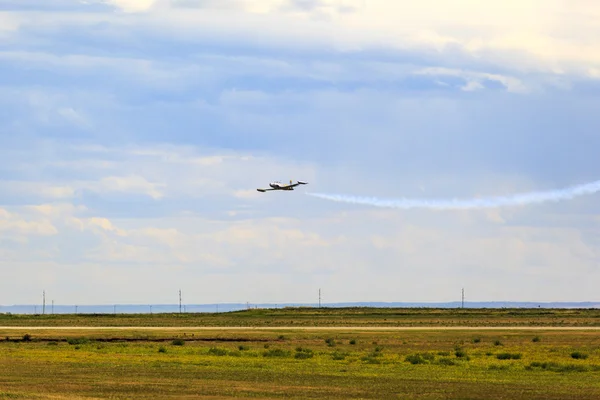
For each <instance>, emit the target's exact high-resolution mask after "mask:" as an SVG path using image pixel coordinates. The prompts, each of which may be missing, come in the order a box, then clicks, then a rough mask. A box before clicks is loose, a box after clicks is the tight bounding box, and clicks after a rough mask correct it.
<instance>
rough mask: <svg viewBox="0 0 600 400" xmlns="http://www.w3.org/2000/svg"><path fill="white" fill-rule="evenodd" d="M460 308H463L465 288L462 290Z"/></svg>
mask: <svg viewBox="0 0 600 400" xmlns="http://www.w3.org/2000/svg"><path fill="white" fill-rule="evenodd" d="M461 304H462V308H465V288H463V289H462V301H461Z"/></svg>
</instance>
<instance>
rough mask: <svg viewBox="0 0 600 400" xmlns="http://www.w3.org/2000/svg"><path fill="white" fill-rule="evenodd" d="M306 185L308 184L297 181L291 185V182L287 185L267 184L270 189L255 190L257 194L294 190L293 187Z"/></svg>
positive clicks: (279, 183)
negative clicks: (269, 191)
mask: <svg viewBox="0 0 600 400" xmlns="http://www.w3.org/2000/svg"><path fill="white" fill-rule="evenodd" d="M306 184H308V182H303V181H297V182H296V183H292V181H290V184H289V185H284V184H282V183H281V182H277V181H276V182H271V183H269V187H270V189H256V190H258V191H259V192H263V193H264V192H266V191H268V190H294V186H298V185H306Z"/></svg>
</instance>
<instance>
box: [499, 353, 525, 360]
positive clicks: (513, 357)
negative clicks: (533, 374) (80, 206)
mask: <svg viewBox="0 0 600 400" xmlns="http://www.w3.org/2000/svg"><path fill="white" fill-rule="evenodd" d="M496 358H497V359H498V360H520V359H521V353H500V354H496Z"/></svg>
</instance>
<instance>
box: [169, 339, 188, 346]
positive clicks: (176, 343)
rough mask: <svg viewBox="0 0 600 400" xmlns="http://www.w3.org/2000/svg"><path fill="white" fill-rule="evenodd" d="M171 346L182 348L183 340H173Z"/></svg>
mask: <svg viewBox="0 0 600 400" xmlns="http://www.w3.org/2000/svg"><path fill="white" fill-rule="evenodd" d="M171 344H172V345H173V346H183V345H184V344H185V340H183V339H175V340H173V341H172V342H171Z"/></svg>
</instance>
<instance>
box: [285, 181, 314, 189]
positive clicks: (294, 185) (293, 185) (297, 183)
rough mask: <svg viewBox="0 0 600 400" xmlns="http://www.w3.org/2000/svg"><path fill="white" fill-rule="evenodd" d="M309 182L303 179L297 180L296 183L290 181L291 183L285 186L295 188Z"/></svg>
mask: <svg viewBox="0 0 600 400" xmlns="http://www.w3.org/2000/svg"><path fill="white" fill-rule="evenodd" d="M306 184H308V182H303V181H296V183H292V181H290V184H289V185H285V186H284V188H293V187H296V186H298V185H306Z"/></svg>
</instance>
